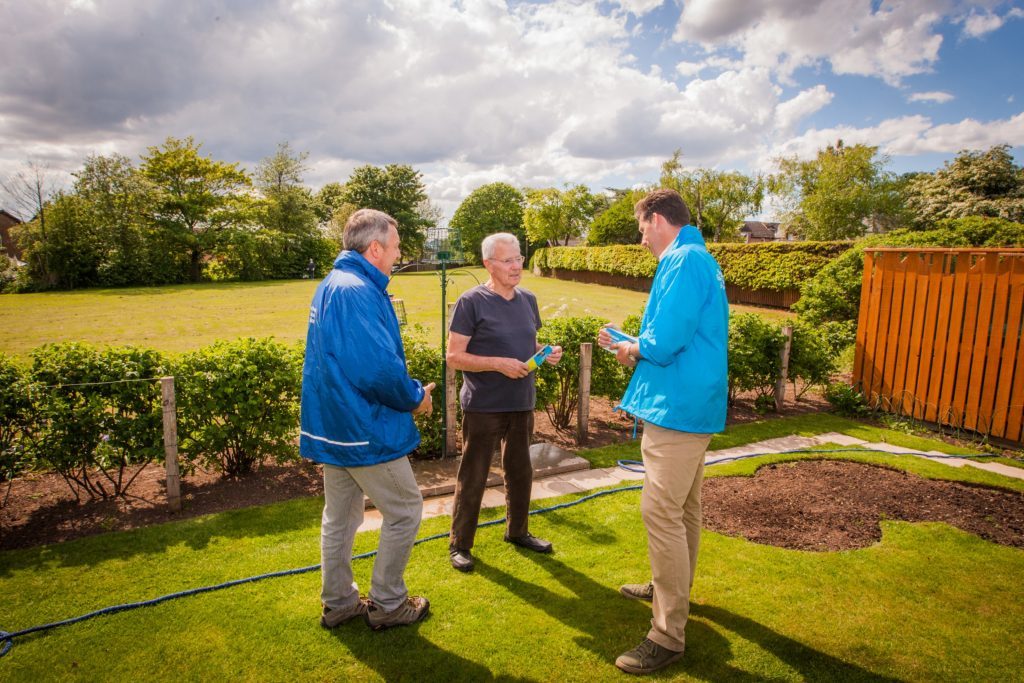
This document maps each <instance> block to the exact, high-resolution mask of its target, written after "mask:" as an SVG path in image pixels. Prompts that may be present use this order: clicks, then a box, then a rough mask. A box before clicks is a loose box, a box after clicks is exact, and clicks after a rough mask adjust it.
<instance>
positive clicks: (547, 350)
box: [526, 346, 551, 372]
mask: <svg viewBox="0 0 1024 683" xmlns="http://www.w3.org/2000/svg"><path fill="white" fill-rule="evenodd" d="M550 355H551V347H550V346H545V347H544V348H543V349H541V350H540V351H538V352H537V353H535V354H533V355H532V356H530V358H529V360H527V361H526V367H528V368H530V372H533V371H534V370H536V369H537V368H539V367H540V365H541V363H543V362H544V360H545V359H546V358H547V357H548V356H550Z"/></svg>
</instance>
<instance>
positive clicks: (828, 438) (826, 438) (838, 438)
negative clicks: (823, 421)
mask: <svg viewBox="0 0 1024 683" xmlns="http://www.w3.org/2000/svg"><path fill="white" fill-rule="evenodd" d="M811 438H812V439H813V440H814V441H816V442H817V443H819V444H823V443H834V444H836V445H839V446H860V445H861V444H865V443H867V441H865V440H864V439H858V438H857V437H855V436H847V435H846V434H840V433H839V432H826V433H824V434H818V435H817V436H813V437H811Z"/></svg>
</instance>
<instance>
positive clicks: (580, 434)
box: [576, 342, 594, 446]
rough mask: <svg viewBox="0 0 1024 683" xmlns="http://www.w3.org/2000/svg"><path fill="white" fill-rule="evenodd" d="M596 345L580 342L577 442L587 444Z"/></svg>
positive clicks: (582, 444)
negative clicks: (592, 366)
mask: <svg viewBox="0 0 1024 683" xmlns="http://www.w3.org/2000/svg"><path fill="white" fill-rule="evenodd" d="M593 350H594V345H593V344H592V343H590V342H584V343H582V344H580V394H579V396H580V398H579V403H578V404H577V405H576V408H577V410H576V443H578V444H579V445H581V446H585V445H586V444H587V432H588V430H589V422H590V365H591V356H592V354H593Z"/></svg>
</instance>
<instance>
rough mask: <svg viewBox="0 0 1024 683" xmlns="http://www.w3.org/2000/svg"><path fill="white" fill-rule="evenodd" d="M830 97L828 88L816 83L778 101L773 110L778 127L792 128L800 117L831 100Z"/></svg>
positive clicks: (816, 109)
mask: <svg viewBox="0 0 1024 683" xmlns="http://www.w3.org/2000/svg"><path fill="white" fill-rule="evenodd" d="M832 97H833V95H832V93H830V92H829V91H828V88H826V87H825V86H823V85H816V86H814V87H813V88H810V89H808V90H804V91H802V92H800V93H798V94H797V95H795V96H794V97H792V98H791V99H789V100H786V101H785V102H782V103H780V104H779V107H778V109H777V110H776V112H775V118H776V121H777V122H778V126H779V128H780V129H781V130H783V131H788V130H790V129H792V128H793V127H794V126H795V125H796V124H797V123H798V122H799V121H800V120H801V119H803V118H806V117H808V116H810V115H811V114H813V113H814V112H816V111H818V110H819V109H821V108H822V107H824V106H825V105H827V104H828V103H829V102H831V101H832Z"/></svg>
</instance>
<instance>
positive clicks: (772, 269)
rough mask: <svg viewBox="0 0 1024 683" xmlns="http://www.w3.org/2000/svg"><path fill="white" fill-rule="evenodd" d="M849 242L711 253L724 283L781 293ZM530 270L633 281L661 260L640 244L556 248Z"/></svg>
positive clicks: (724, 248)
mask: <svg viewBox="0 0 1024 683" xmlns="http://www.w3.org/2000/svg"><path fill="white" fill-rule="evenodd" d="M851 244H852V243H850V242H770V243H764V244H725V243H712V244H709V245H708V251H709V252H711V254H712V255H713V256H714V257H715V259H716V260H717V261H718V263H719V265H720V266H721V267H722V275H723V276H724V277H725V281H726V283H728V284H730V285H735V286H737V287H746V288H749V289H771V290H783V289H794V288H796V287H799V286H800V284H801V283H802V282H804V281H805V280H807V279H808V278H811V277H813V276H814V275H815V274H816V273H817V272H818V271H819V270H820V269H821V268H822V267H823V266H824V265H825V264H827V263H828V262H829V261H831V260H832V259H833V258H835V256H836V255H838V254H840V253H842V252H844V251H846V250H848V249H849V248H850V246H851ZM532 267H534V268H539V269H541V270H549V269H555V268H558V269H562V270H577V271H593V272H599V273H609V274H612V275H625V276H629V277H653V276H654V271H655V270H656V269H657V267H658V262H657V260H656V259H655V258H654V257H653V256H651V254H650V252H648V251H647V249H645V248H644V247H641V246H639V245H627V246H609V247H554V248H547V249H541V250H539V251H538V252H536V253H535V254H534V256H533V261H532Z"/></svg>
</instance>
